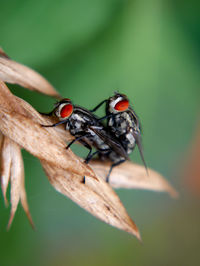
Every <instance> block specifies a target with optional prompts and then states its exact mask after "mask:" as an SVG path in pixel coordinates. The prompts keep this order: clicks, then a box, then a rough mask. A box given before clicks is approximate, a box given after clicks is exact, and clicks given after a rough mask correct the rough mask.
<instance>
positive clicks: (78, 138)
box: [66, 134, 88, 149]
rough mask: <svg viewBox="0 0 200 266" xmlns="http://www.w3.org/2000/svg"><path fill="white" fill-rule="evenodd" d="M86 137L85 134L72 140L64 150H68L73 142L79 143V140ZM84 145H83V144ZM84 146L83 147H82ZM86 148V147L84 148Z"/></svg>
mask: <svg viewBox="0 0 200 266" xmlns="http://www.w3.org/2000/svg"><path fill="white" fill-rule="evenodd" d="M87 136H88V135H87V134H85V135H82V136H80V137H77V138H75V139H73V140H72V141H71V142H70V143H69V144H68V145H67V147H66V149H69V147H70V146H71V145H72V144H73V143H74V142H75V141H80V140H81V139H83V138H85V137H87ZM83 145H84V144H83ZM84 146H85V145H84ZM86 148H87V147H86Z"/></svg>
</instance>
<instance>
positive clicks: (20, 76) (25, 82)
mask: <svg viewBox="0 0 200 266" xmlns="http://www.w3.org/2000/svg"><path fill="white" fill-rule="evenodd" d="M0 79H1V80H3V81H4V82H8V83H13V84H18V85H21V86H22V87H25V88H27V89H30V90H36V91H38V92H41V93H44V94H47V95H50V96H54V97H57V98H60V95H59V93H58V92H57V91H56V90H55V89H54V88H53V86H52V85H51V84H50V83H49V82H48V81H47V80H46V79H45V78H43V77H42V76H41V75H40V74H38V73H37V72H35V71H34V70H32V69H30V68H28V67H26V66H24V65H22V64H19V63H17V62H15V61H13V60H11V59H9V58H8V56H7V55H6V54H5V52H4V51H3V50H2V49H1V50H0Z"/></svg>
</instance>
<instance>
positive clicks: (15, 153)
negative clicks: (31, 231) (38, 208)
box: [1, 137, 33, 229]
mask: <svg viewBox="0 0 200 266" xmlns="http://www.w3.org/2000/svg"><path fill="white" fill-rule="evenodd" d="M1 167H2V168H1V187H2V192H3V196H4V201H5V204H6V205H8V202H7V198H6V191H7V188H8V184H9V181H11V190H10V200H11V212H10V219H9V222H8V229H9V228H10V225H11V223H12V221H13V218H14V215H15V212H16V210H17V206H18V203H19V200H21V203H22V206H23V208H24V210H25V212H26V214H27V217H28V219H29V221H30V223H31V225H32V226H33V222H32V218H31V215H30V212H29V208H28V203H27V200H26V191H25V187H24V165H23V159H22V155H21V149H20V147H19V146H18V145H17V144H16V143H15V142H13V141H11V140H10V139H9V138H7V137H4V140H3V145H2V153H1Z"/></svg>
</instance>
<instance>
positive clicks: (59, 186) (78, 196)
mask: <svg viewBox="0 0 200 266" xmlns="http://www.w3.org/2000/svg"><path fill="white" fill-rule="evenodd" d="M41 163H42V165H43V168H44V170H45V172H46V174H47V176H48V178H49V181H50V182H51V184H52V185H53V186H54V188H55V189H56V190H57V191H59V192H60V193H62V194H64V195H65V196H67V197H69V198H70V199H71V200H73V201H74V202H76V203H77V204H78V205H80V206H81V207H82V208H84V209H85V210H87V211H88V212H90V213H91V214H92V215H94V216H96V217H97V218H99V219H100V220H103V221H104V222H106V223H108V224H110V225H112V226H115V227H117V228H119V229H121V230H124V231H126V232H128V233H130V234H133V235H135V236H136V237H137V238H138V239H139V240H140V233H139V230H138V228H137V226H136V225H135V223H134V222H133V221H132V220H131V218H130V217H129V216H128V214H127V212H126V210H125V208H124V206H123V205H122V203H121V201H120V199H119V197H118V196H117V195H116V193H115V192H114V191H113V190H112V189H111V187H110V186H109V185H108V184H107V183H106V182H104V181H103V180H102V179H101V178H98V179H97V180H96V179H87V177H86V183H85V184H84V183H83V177H82V176H78V175H75V174H73V173H70V172H66V171H64V170H63V169H59V168H56V167H55V166H52V165H49V164H47V163H46V162H44V161H42V162H41Z"/></svg>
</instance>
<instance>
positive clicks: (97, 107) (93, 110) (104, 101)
mask: <svg viewBox="0 0 200 266" xmlns="http://www.w3.org/2000/svg"><path fill="white" fill-rule="evenodd" d="M107 101H108V100H103V101H102V102H100V103H99V104H98V105H97V106H96V107H95V108H94V109H92V110H90V112H92V113H93V112H95V111H96V110H97V109H99V107H101V106H102V104H104V103H106V102H107Z"/></svg>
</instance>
